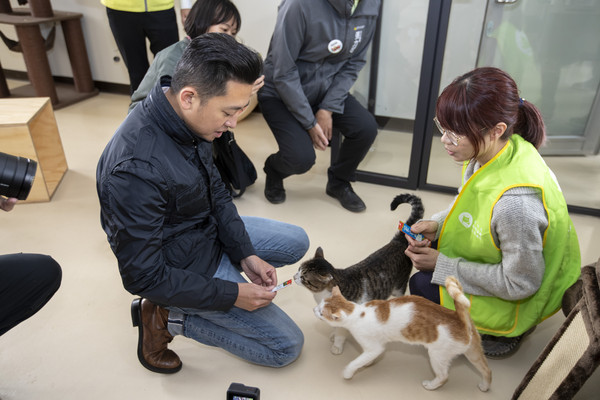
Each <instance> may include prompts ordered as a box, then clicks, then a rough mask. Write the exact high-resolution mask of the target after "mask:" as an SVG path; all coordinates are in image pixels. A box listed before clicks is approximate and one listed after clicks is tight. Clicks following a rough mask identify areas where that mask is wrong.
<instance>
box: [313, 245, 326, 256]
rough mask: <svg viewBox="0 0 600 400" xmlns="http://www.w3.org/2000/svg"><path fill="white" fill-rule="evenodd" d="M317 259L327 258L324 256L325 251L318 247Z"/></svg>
mask: <svg viewBox="0 0 600 400" xmlns="http://www.w3.org/2000/svg"><path fill="white" fill-rule="evenodd" d="M315 258H325V256H324V255H323V249H322V248H321V247H317V251H315Z"/></svg>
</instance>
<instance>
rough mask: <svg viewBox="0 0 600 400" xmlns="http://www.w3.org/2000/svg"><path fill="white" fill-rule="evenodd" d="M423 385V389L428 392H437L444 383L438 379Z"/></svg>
mask: <svg viewBox="0 0 600 400" xmlns="http://www.w3.org/2000/svg"><path fill="white" fill-rule="evenodd" d="M422 383H423V387H424V388H425V389H427V390H435V389H437V388H439V387H440V386H442V385H443V384H444V382H440V381H439V380H437V379H433V380H431V381H423V382H422Z"/></svg>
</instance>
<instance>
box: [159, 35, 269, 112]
mask: <svg viewBox="0 0 600 400" xmlns="http://www.w3.org/2000/svg"><path fill="white" fill-rule="evenodd" d="M262 67H263V62H262V58H261V57H260V55H259V54H258V53H257V52H256V51H254V50H252V49H250V48H248V47H246V46H245V45H243V44H241V43H239V42H238V41H236V40H235V38H233V37H232V36H230V35H227V34H224V33H206V34H203V35H200V36H197V37H196V38H194V39H192V41H191V42H190V44H189V45H188V47H187V48H186V49H185V51H184V52H183V55H182V56H181V59H180V60H179V62H178V63H177V66H176V67H175V73H174V74H173V79H172V80H171V90H172V91H174V92H179V91H180V90H181V89H182V88H184V87H185V86H191V87H193V88H194V89H196V91H197V92H198V95H199V96H200V98H201V99H202V101H206V100H208V99H210V98H212V97H215V96H222V95H224V94H225V92H226V89H227V87H226V86H227V82H229V81H231V80H233V81H236V82H240V83H246V84H253V83H254V81H256V79H258V77H259V76H260V74H261V73H262Z"/></svg>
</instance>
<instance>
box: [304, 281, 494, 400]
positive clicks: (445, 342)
mask: <svg viewBox="0 0 600 400" xmlns="http://www.w3.org/2000/svg"><path fill="white" fill-rule="evenodd" d="M446 288H447V289H448V292H449V293H450V295H451V296H452V298H453V299H454V303H455V306H456V311H453V310H450V309H447V308H445V307H442V306H441V305H439V304H436V303H434V302H432V301H429V300H427V299H425V298H423V297H420V296H412V295H411V296H402V297H398V298H393V299H390V300H373V301H370V302H368V303H366V304H357V303H354V302H351V301H348V300H346V299H345V298H344V296H342V294H341V292H340V291H339V289H337V287H336V288H334V289H333V294H332V296H331V297H330V298H328V299H325V300H323V301H321V303H320V304H319V305H318V306H316V307H315V309H314V311H315V315H316V316H317V317H318V318H319V319H322V320H323V321H325V322H327V323H328V324H330V325H332V326H335V327H344V328H346V329H347V330H349V331H350V333H352V335H353V336H354V338H355V339H356V341H357V342H358V343H359V344H360V346H361V347H362V349H363V352H362V354H361V355H360V356H358V357H357V358H356V359H354V360H353V361H352V362H350V363H349V364H348V365H347V366H346V368H345V369H344V378H346V379H351V378H352V377H353V376H354V373H355V372H356V371H357V370H358V369H359V368H361V367H364V366H367V365H369V364H370V363H371V362H373V360H375V359H376V358H377V357H378V356H379V355H380V354H381V353H383V351H384V350H385V344H386V343H388V342H393V341H401V342H405V343H408V344H421V345H423V346H425V347H426V348H427V351H428V353H429V361H430V363H431V367H432V368H433V371H434V373H435V378H434V379H433V380H430V381H423V386H424V387H425V389H428V390H434V389H437V388H439V387H440V386H442V385H443V384H444V383H445V382H446V380H447V379H448V369H449V368H450V363H451V362H452V360H453V359H454V358H455V357H456V356H458V355H460V354H464V355H465V357H467V359H468V360H469V361H470V362H471V363H472V364H473V365H474V366H475V368H477V370H478V371H479V372H480V373H481V375H482V380H481V381H480V382H479V385H478V386H479V389H480V390H481V391H483V392H485V391H487V390H488V389H489V387H490V384H491V380H492V373H491V371H490V369H489V367H488V364H487V361H486V358H485V356H484V354H483V350H482V348H481V338H480V336H479V333H478V332H477V330H476V328H475V325H474V324H473V321H472V319H471V316H470V315H469V307H470V302H469V300H468V299H467V298H466V297H465V295H464V294H463V292H462V287H461V286H460V283H459V282H458V281H457V280H456V278H454V277H452V276H451V277H448V278H447V279H446Z"/></svg>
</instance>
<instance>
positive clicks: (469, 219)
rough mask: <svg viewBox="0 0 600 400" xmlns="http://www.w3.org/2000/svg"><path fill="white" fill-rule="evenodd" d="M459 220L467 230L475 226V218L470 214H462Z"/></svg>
mask: <svg viewBox="0 0 600 400" xmlns="http://www.w3.org/2000/svg"><path fill="white" fill-rule="evenodd" d="M458 220H459V221H460V223H461V224H463V226H464V227H465V228H470V227H471V225H473V216H472V215H471V214H469V213H468V212H464V213H461V214H460V215H459V216H458Z"/></svg>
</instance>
